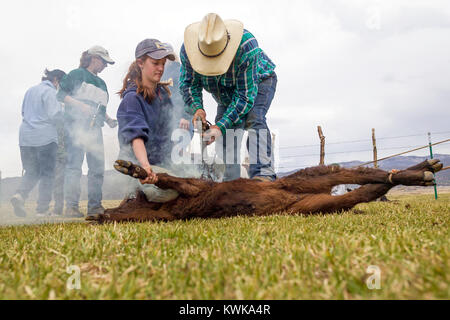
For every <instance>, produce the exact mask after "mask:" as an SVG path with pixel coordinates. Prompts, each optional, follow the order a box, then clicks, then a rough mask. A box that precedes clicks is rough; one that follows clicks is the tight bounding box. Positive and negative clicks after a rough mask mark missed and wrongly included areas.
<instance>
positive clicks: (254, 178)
mask: <svg viewBox="0 0 450 320" xmlns="http://www.w3.org/2000/svg"><path fill="white" fill-rule="evenodd" d="M252 180H257V181H262V182H272V181H274V179H272V178H271V177H269V176H255V177H253V178H252Z"/></svg>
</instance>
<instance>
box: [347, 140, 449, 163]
mask: <svg viewBox="0 0 450 320" xmlns="http://www.w3.org/2000/svg"><path fill="white" fill-rule="evenodd" d="M449 141H450V139H447V140H442V141H439V142H436V143H433V144H431V145H426V146H424V147H420V148H416V149H412V150H409V151H405V152H400V153H397V154H394V155H392V156H388V157H385V158H381V159H378V160H377V161H383V160H386V159H390V158H394V157H398V156H401V155H402V154H405V153H410V152H414V151H417V150H420V149H425V148H429V147H430V146H435V145H438V144H441V143H445V142H449ZM374 162H375V161H370V162H366V163H363V164H360V165H357V166H354V167H352V169H353V168H358V167H362V166H366V165H368V164H372V163H374Z"/></svg>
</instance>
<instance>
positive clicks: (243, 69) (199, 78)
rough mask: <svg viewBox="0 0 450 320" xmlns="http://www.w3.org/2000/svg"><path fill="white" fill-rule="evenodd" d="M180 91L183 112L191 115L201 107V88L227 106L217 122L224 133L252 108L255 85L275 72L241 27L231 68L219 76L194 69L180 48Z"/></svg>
mask: <svg viewBox="0 0 450 320" xmlns="http://www.w3.org/2000/svg"><path fill="white" fill-rule="evenodd" d="M180 58H181V74H180V92H181V95H182V96H183V100H184V102H185V104H186V111H187V112H188V113H190V114H194V113H195V111H197V110H198V109H203V95H202V90H203V89H205V90H206V91H208V92H209V93H211V94H212V96H213V97H214V99H215V100H216V102H217V103H218V104H220V105H224V106H228V107H227V109H226V111H225V113H224V115H223V117H222V119H220V120H219V121H218V122H217V123H216V125H217V126H218V127H219V128H220V130H221V131H222V133H223V134H225V130H226V129H231V128H233V126H234V125H237V124H239V123H241V122H242V119H243V118H244V117H245V115H246V114H247V113H248V112H249V111H250V110H251V109H252V108H253V104H254V102H255V98H256V95H257V94H258V85H259V83H261V81H262V80H264V79H266V78H268V77H269V76H271V75H272V74H273V73H274V69H275V64H274V63H273V62H272V61H271V60H270V59H269V57H267V55H266V54H265V53H264V51H263V50H261V48H259V46H258V42H257V41H256V39H255V37H254V36H253V35H252V34H251V33H250V32H248V31H247V30H245V29H244V34H243V35H242V40H241V43H240V45H239V48H238V50H237V52H236V55H235V58H234V60H233V62H232V63H231V66H230V68H229V69H228V71H227V72H226V73H225V74H222V75H219V76H204V75H201V74H199V73H197V72H195V71H194V69H193V68H192V66H191V64H190V62H189V59H188V57H187V54H186V50H185V48H184V44H183V46H182V47H181V52H180Z"/></svg>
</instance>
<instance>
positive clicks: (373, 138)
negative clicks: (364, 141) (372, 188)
mask: <svg viewBox="0 0 450 320" xmlns="http://www.w3.org/2000/svg"><path fill="white" fill-rule="evenodd" d="M372 144H373V167H374V168H378V160H377V140H376V139H375V128H372Z"/></svg>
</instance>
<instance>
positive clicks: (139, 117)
mask: <svg viewBox="0 0 450 320" xmlns="http://www.w3.org/2000/svg"><path fill="white" fill-rule="evenodd" d="M117 121H118V122H119V136H120V137H121V138H122V139H123V142H124V143H127V144H128V143H131V142H132V141H133V140H134V139H137V138H142V139H143V140H144V142H147V141H148V137H149V132H150V128H149V126H148V124H147V122H146V121H145V116H144V112H143V111H142V105H141V102H140V101H139V99H138V97H137V96H136V94H135V93H128V94H126V95H125V97H124V98H123V100H122V102H121V103H120V105H119V109H118V110H117Z"/></svg>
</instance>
